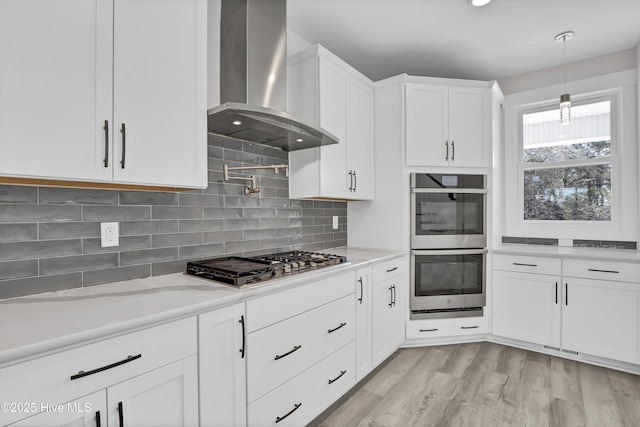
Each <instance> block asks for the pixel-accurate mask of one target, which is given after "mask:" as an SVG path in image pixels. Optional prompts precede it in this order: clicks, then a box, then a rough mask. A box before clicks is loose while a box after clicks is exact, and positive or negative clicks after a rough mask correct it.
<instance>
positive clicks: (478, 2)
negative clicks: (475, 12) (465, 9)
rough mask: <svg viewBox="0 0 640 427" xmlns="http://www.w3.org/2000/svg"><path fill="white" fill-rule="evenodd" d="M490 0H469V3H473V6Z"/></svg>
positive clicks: (481, 4)
mask: <svg viewBox="0 0 640 427" xmlns="http://www.w3.org/2000/svg"><path fill="white" fill-rule="evenodd" d="M490 1H491V0H469V3H471V6H484V5H485V4H487V3H489V2H490Z"/></svg>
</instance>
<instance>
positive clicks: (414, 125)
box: [405, 84, 448, 166]
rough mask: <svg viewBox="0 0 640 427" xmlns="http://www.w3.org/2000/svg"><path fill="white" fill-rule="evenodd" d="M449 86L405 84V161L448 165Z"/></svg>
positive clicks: (415, 164)
mask: <svg viewBox="0 0 640 427" xmlns="http://www.w3.org/2000/svg"><path fill="white" fill-rule="evenodd" d="M447 110H448V95H447V87H446V86H434V85H421V84H407V85H406V109H405V114H406V118H405V120H406V122H405V123H406V124H405V139H406V163H407V165H408V166H427V165H428V166H446V165H447V164H448V161H447V152H446V146H445V141H446V140H447V135H448V128H447Z"/></svg>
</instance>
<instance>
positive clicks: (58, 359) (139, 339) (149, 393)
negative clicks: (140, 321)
mask: <svg viewBox="0 0 640 427" xmlns="http://www.w3.org/2000/svg"><path fill="white" fill-rule="evenodd" d="M197 372H198V363H197V340H196V321H195V318H190V319H182V320H177V321H174V322H170V323H166V324H163V325H159V326H154V327H150V328H147V329H143V330H140V331H136V332H131V333H127V334H124V335H120V336H116V337H112V338H107V339H105V340H102V341H98V342H94V343H91V344H87V345H83V346H80V347H75V348H71V349H68V350H63V351H60V352H58V353H53V354H50V355H46V356H42V357H38V358H35V359H32V360H28V361H25V362H22V363H18V364H14V365H11V366H8V367H5V368H3V369H2V372H0V377H1V378H2V381H1V382H0V395H1V396H2V399H3V401H7V402H16V403H17V402H23V403H24V402H35V403H36V405H37V406H33V407H31V408H29V409H32V411H30V412H25V411H7V412H5V411H2V412H0V425H2V426H4V425H11V424H12V423H16V422H18V421H20V422H21V423H23V424H17V425H25V426H26V425H47V426H49V425H51V426H64V425H73V426H75V425H79V426H81V425H102V426H118V427H121V426H123V425H126V426H151V425H153V426H158V427H162V426H171V427H175V426H185V427H188V426H195V425H198V377H197ZM7 384H11V388H10V389H9V388H8V387H7ZM83 396H84V397H83ZM56 409H57V411H56ZM34 412H37V413H36V414H34ZM97 412H99V414H97ZM98 415H99V418H97V416H98ZM29 417H31V418H29ZM98 419H99V422H98ZM40 421H42V422H40Z"/></svg>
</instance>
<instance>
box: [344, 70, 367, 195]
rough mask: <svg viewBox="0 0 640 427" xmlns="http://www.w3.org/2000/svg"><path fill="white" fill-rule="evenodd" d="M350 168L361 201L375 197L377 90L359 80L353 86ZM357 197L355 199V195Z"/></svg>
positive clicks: (350, 120)
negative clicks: (374, 142)
mask: <svg viewBox="0 0 640 427" xmlns="http://www.w3.org/2000/svg"><path fill="white" fill-rule="evenodd" d="M348 101H349V104H348V106H347V119H348V121H349V126H348V130H349V137H348V138H349V139H348V141H349V147H348V150H347V162H348V169H349V170H350V171H353V172H354V173H355V176H354V177H353V188H354V192H355V194H356V195H357V198H358V199H363V198H371V199H372V198H373V90H372V89H371V88H370V87H368V86H366V85H364V84H361V83H359V82H357V81H356V80H355V79H351V85H349V99H348ZM351 197H353V196H351Z"/></svg>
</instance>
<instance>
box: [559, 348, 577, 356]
mask: <svg viewBox="0 0 640 427" xmlns="http://www.w3.org/2000/svg"><path fill="white" fill-rule="evenodd" d="M562 351H564V352H565V353H569V354H573V355H574V356H578V354H579V353H578V352H577V351H573V350H565V349H562Z"/></svg>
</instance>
